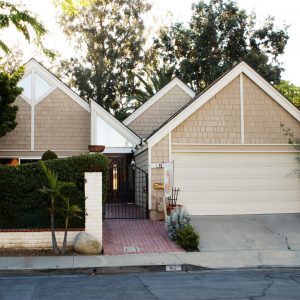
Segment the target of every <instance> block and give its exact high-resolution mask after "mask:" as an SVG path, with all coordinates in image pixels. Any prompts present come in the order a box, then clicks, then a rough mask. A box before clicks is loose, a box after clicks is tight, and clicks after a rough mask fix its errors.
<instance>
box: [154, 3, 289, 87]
mask: <svg viewBox="0 0 300 300" xmlns="http://www.w3.org/2000/svg"><path fill="white" fill-rule="evenodd" d="M287 40H288V34H287V26H285V25H284V26H283V28H282V29H277V28H275V25H274V18H272V17H269V18H267V19H266V20H265V22H264V23H263V25H262V26H260V27H258V24H257V23H256V16H255V15H254V14H252V15H248V14H247V13H246V11H245V10H243V9H240V8H239V7H238V5H237V3H236V2H234V1H232V0H210V1H209V2H208V3H206V2H204V1H200V2H198V3H197V4H193V6H192V17H191V20H190V22H189V25H188V26H185V25H183V24H181V23H176V24H173V25H172V26H171V27H170V28H162V29H161V31H160V34H159V36H158V37H157V38H156V39H155V40H154V45H153V49H152V51H151V52H152V53H153V52H156V55H157V57H158V58H157V59H156V60H155V62H154V63H155V64H156V65H159V64H160V65H162V64H167V65H170V66H174V67H175V68H176V74H177V75H179V76H180V78H182V80H183V81H185V82H186V83H188V84H189V85H190V86H191V87H192V88H193V89H194V90H195V91H198V92H199V91H202V90H204V89H205V88H206V87H207V86H208V85H209V84H211V83H212V82H213V81H214V80H216V79H217V78H218V77H219V76H221V75H222V74H224V72H225V71H227V70H228V69H229V68H231V67H232V66H234V65H235V64H237V63H238V62H239V61H241V60H244V61H246V62H247V63H248V64H249V65H250V66H252V67H253V68H254V69H255V70H257V71H258V72H259V73H260V74H261V75H262V76H264V77H265V78H266V79H267V80H268V81H270V82H271V83H273V84H278V82H279V80H280V74H281V72H282V70H283V69H282V66H281V64H280V61H279V58H280V55H282V54H283V53H284V49H285V45H286V43H287Z"/></svg>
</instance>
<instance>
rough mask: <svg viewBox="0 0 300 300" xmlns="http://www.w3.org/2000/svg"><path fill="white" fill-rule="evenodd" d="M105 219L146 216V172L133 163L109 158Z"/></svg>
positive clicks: (142, 217) (143, 217) (140, 217)
mask: <svg viewBox="0 0 300 300" xmlns="http://www.w3.org/2000/svg"><path fill="white" fill-rule="evenodd" d="M103 212H104V218H105V219H145V218H148V174H147V173H146V172H145V171H143V170H142V169H140V168H138V167H136V166H135V165H134V164H133V165H131V164H129V165H128V164H122V162H120V161H118V159H114V160H111V162H110V167H109V183H108V195H107V200H106V203H105V204H104V209H103Z"/></svg>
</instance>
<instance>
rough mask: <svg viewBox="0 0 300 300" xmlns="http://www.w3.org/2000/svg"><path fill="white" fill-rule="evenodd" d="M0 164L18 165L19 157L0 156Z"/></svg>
mask: <svg viewBox="0 0 300 300" xmlns="http://www.w3.org/2000/svg"><path fill="white" fill-rule="evenodd" d="M0 165H2V166H13V167H15V166H18V165H19V159H18V158H0Z"/></svg>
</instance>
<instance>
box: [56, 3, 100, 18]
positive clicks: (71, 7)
mask: <svg viewBox="0 0 300 300" xmlns="http://www.w3.org/2000/svg"><path fill="white" fill-rule="evenodd" d="M94 2H95V0H54V4H55V5H56V6H60V7H61V8H62V10H63V12H64V13H66V14H68V15H74V14H78V13H79V12H80V9H81V8H82V7H85V6H86V7H87V6H89V5H91V4H93V3H94Z"/></svg>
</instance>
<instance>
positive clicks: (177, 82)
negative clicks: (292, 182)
mask: <svg viewBox="0 0 300 300" xmlns="http://www.w3.org/2000/svg"><path fill="white" fill-rule="evenodd" d="M174 86H178V87H180V88H181V89H182V90H183V91H184V92H186V93H187V94H188V95H189V96H190V97H192V98H193V97H195V92H194V91H193V90H192V89H191V88H189V87H188V86H187V85H186V84H185V83H183V82H182V81H181V80H180V79H178V78H174V79H172V80H171V81H170V82H169V83H168V84H167V85H165V86H164V87H163V88H162V89H161V90H159V91H158V92H157V93H156V94H155V95H153V96H152V97H151V98H150V99H149V100H147V101H146V102H145V103H144V104H142V105H141V106H140V107H139V108H138V109H137V110H136V111H134V112H133V113H132V114H131V115H130V116H129V117H127V118H126V119H125V120H124V121H123V124H125V125H129V124H130V123H131V122H133V121H134V120H135V119H136V118H137V117H139V116H140V115H141V114H142V113H144V112H145V111H146V110H147V109H148V108H149V107H150V106H152V105H153V104H154V103H156V102H157V101H158V100H159V99H160V98H161V97H163V96H164V95H165V94H166V93H168V92H169V91H170V90H171V89H172V88H173V87H174Z"/></svg>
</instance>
